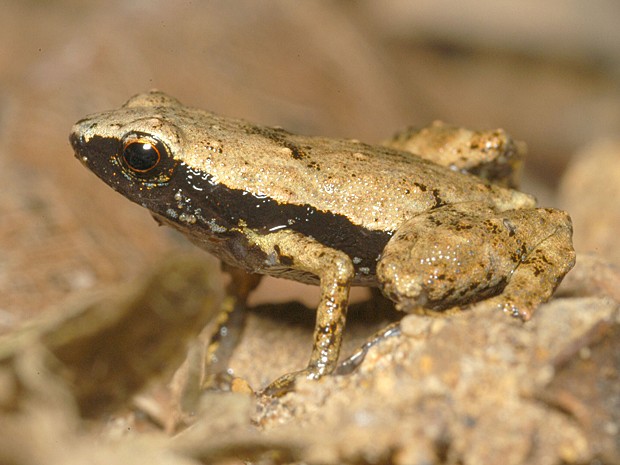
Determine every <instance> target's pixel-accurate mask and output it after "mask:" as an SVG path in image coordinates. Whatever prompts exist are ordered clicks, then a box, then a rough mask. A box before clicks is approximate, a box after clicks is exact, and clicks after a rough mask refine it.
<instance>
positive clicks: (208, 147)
mask: <svg viewBox="0 0 620 465" xmlns="http://www.w3.org/2000/svg"><path fill="white" fill-rule="evenodd" d="M192 111H198V112H200V114H201V117H200V118H194V121H201V123H200V125H199V126H193V127H194V129H195V130H192V131H189V132H188V133H186V135H187V136H188V141H191V143H189V144H188V145H187V148H186V149H185V150H184V153H183V155H182V157H183V160H184V161H185V162H186V163H187V164H188V165H189V166H192V167H194V168H196V169H197V170H200V171H205V172H208V173H209V174H210V175H212V176H214V177H215V178H216V179H217V180H218V182H221V183H223V184H225V185H226V186H228V187H230V188H233V189H239V190H243V191H245V192H250V193H252V194H254V195H256V196H260V197H263V196H266V197H269V198H271V199H273V200H275V201H276V202H278V203H280V204H286V205H297V206H306V205H309V206H311V207H312V208H315V209H317V210H319V211H325V212H331V213H335V214H339V215H344V216H346V217H347V218H348V219H349V220H350V221H351V222H352V223H354V224H358V225H361V226H363V227H365V228H368V229H370V230H381V231H386V230H392V231H393V230H395V229H397V228H398V226H399V225H400V224H402V223H403V222H404V221H406V220H407V219H408V218H411V217H412V216H414V215H416V214H419V213H421V212H424V211H428V210H431V209H433V208H437V207H440V206H443V205H450V204H455V203H462V202H482V203H486V204H491V205H493V206H495V207H496V208H498V209H509V208H521V207H524V206H531V205H533V204H534V200H533V198H532V197H531V196H529V195H527V194H523V193H521V192H517V191H514V190H510V189H504V188H501V187H498V186H494V185H491V184H489V183H487V182H485V181H484V180H482V179H480V178H477V177H476V176H472V175H467V174H462V173H458V172H455V171H452V170H450V169H449V168H446V167H443V166H439V165H436V164H434V163H432V162H430V161H427V160H424V159H422V158H420V157H417V156H415V155H413V154H411V153H408V152H402V151H398V150H394V149H391V148H388V147H383V146H374V145H368V144H365V143H362V142H359V141H354V140H345V139H329V138H322V137H310V136H300V135H296V134H291V133H289V132H287V131H284V130H282V129H278V128H269V127H262V126H256V125H252V124H249V123H247V122H245V121H242V120H234V119H228V118H222V117H219V116H216V115H214V114H212V113H208V112H202V111H200V110H192ZM197 147H200V149H197Z"/></svg>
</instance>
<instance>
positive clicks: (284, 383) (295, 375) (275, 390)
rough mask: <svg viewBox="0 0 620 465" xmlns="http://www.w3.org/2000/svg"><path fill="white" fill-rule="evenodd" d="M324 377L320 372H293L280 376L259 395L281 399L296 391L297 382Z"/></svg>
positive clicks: (309, 369)
mask: <svg viewBox="0 0 620 465" xmlns="http://www.w3.org/2000/svg"><path fill="white" fill-rule="evenodd" d="M321 376H323V375H322V374H321V373H320V372H319V370H317V369H312V368H306V369H304V370H299V371H293V372H292V373H287V374H285V375H282V376H280V377H279V378H278V379H276V380H275V381H273V382H272V383H270V384H269V385H268V386H267V387H266V388H265V389H263V390H262V391H261V392H260V393H259V394H260V395H263V396H271V397H280V396H283V395H284V394H286V393H288V392H292V391H294V390H295V385H296V384H297V380H300V379H319V378H321Z"/></svg>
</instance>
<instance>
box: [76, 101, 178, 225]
mask: <svg viewBox="0 0 620 465" xmlns="http://www.w3.org/2000/svg"><path fill="white" fill-rule="evenodd" d="M180 111H183V107H182V106H181V105H180V103H179V102H178V101H177V100H175V99H173V98H172V97H169V96H167V95H165V94H163V93H161V92H150V93H146V94H140V95H136V96H135V97H132V98H131V99H130V100H129V101H128V102H127V103H125V105H123V106H122V107H121V108H119V109H117V110H111V111H107V112H103V113H98V114H94V115H90V116H88V117H86V118H84V119H82V120H80V121H78V122H77V123H76V124H75V125H74V126H73V129H72V131H71V135H70V141H71V145H72V146H73V149H74V151H75V156H76V157H77V158H78V159H79V160H80V161H81V162H82V163H83V164H84V165H85V166H86V167H87V168H88V169H89V170H91V171H92V172H93V173H95V174H96V175H97V176H98V177H99V178H101V179H102V180H103V181H104V182H105V183H107V184H108V185H109V186H111V187H112V188H113V189H114V190H116V191H118V192H120V193H121V194H123V195H124V196H125V197H127V198H129V199H130V200H132V201H134V202H136V203H139V204H141V205H143V206H144V207H146V208H148V209H149V210H151V211H152V212H154V213H162V211H161V210H162V209H163V210H164V211H165V209H167V208H169V206H170V205H171V204H172V203H173V202H174V200H173V197H174V191H175V188H174V185H173V184H174V180H175V176H176V177H177V178H178V177H179V176H178V174H177V171H178V170H177V168H178V165H179V163H180V159H179V156H178V154H179V153H180V152H182V149H183V148H182V144H183V131H182V130H181V129H180V128H179V127H178V126H177V125H175V124H173V123H172V122H174V121H177V120H178V115H177V113H178V112H180Z"/></svg>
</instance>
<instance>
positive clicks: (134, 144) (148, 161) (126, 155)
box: [121, 138, 161, 173]
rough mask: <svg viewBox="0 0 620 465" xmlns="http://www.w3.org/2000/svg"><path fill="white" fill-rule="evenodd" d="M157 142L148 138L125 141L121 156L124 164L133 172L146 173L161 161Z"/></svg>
mask: <svg viewBox="0 0 620 465" xmlns="http://www.w3.org/2000/svg"><path fill="white" fill-rule="evenodd" d="M158 145H160V144H157V143H154V142H153V141H151V140H149V139H144V138H136V139H134V140H129V141H126V142H125V143H124V145H123V151H122V153H121V156H122V157H123V161H124V162H125V165H126V166H127V167H128V168H129V169H130V170H132V171H134V172H135V173H146V172H148V171H151V170H152V169H153V168H155V167H156V166H157V165H158V164H159V162H160V161H161V151H160V147H158Z"/></svg>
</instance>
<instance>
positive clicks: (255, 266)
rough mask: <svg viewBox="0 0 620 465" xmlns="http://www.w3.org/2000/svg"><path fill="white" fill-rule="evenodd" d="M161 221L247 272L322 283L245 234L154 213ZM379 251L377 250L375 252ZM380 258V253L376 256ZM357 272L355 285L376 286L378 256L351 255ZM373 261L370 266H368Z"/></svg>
mask: <svg viewBox="0 0 620 465" xmlns="http://www.w3.org/2000/svg"><path fill="white" fill-rule="evenodd" d="M153 217H154V218H155V219H156V221H158V222H159V223H160V224H166V225H168V226H171V227H173V228H174V229H177V230H179V231H180V232H181V233H183V234H184V235H185V236H186V237H187V238H188V239H189V240H190V241H191V242H192V243H193V244H194V245H197V246H198V247H200V248H201V249H203V250H206V251H207V252H209V253H210V254H212V255H214V256H216V257H217V258H219V259H220V260H222V261H223V262H225V263H227V264H228V265H231V266H234V267H236V268H240V269H242V270H245V271H247V272H248V273H257V274H266V275H269V276H274V277H278V278H285V279H291V280H294V281H298V282H300V283H305V284H313V285H319V284H320V282H319V278H318V277H317V276H316V275H315V274H313V273H309V272H307V271H303V270H300V269H297V268H293V267H291V266H287V265H284V264H282V263H279V262H278V261H277V259H276V258H274V257H272V256H268V255H267V254H266V253H265V252H264V251H262V250H261V249H260V248H259V247H257V246H254V245H251V244H250V243H249V241H248V239H247V237H246V236H244V235H243V234H241V233H239V232H235V231H229V232H227V233H225V234H221V235H213V234H208V233H207V232H205V231H204V229H203V228H202V227H200V226H195V225H192V226H186V227H182V226H181V225H179V224H178V223H175V222H173V221H170V220H169V219H167V218H166V217H163V216H160V215H156V214H154V215H153ZM373 255H376V252H373ZM377 258H378V256H377ZM351 260H352V261H353V266H354V269H355V276H354V277H353V280H352V282H351V285H353V286H376V285H377V280H376V275H375V270H376V259H368V258H366V259H364V260H361V259H358V258H357V257H355V256H354V257H351ZM369 264H370V266H368V265H369Z"/></svg>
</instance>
